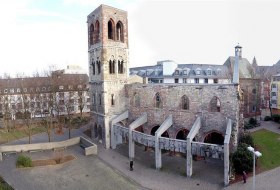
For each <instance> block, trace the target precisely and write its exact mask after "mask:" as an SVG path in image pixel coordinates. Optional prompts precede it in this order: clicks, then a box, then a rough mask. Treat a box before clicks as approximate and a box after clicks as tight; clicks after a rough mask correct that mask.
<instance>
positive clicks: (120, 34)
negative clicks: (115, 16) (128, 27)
mask: <svg viewBox="0 0 280 190" xmlns="http://www.w3.org/2000/svg"><path fill="white" fill-rule="evenodd" d="M117 40H118V41H121V42H124V36H123V24H122V22H121V21H119V22H118V23H117Z"/></svg>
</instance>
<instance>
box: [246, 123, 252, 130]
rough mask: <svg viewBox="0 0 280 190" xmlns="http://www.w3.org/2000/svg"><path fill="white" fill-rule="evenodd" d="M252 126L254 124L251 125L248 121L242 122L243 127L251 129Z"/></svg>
mask: <svg viewBox="0 0 280 190" xmlns="http://www.w3.org/2000/svg"><path fill="white" fill-rule="evenodd" d="M252 128H254V126H253V125H251V124H250V123H245V124H244V129H252Z"/></svg>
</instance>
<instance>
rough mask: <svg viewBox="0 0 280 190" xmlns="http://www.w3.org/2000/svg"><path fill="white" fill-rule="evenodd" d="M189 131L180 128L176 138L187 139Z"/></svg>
mask: <svg viewBox="0 0 280 190" xmlns="http://www.w3.org/2000/svg"><path fill="white" fill-rule="evenodd" d="M189 132H190V131H189V130H188V129H180V130H179V131H178V132H177V134H176V139H180V140H187V136H188V134H189Z"/></svg>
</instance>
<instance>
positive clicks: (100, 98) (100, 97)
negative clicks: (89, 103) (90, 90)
mask: <svg viewBox="0 0 280 190" xmlns="http://www.w3.org/2000/svg"><path fill="white" fill-rule="evenodd" d="M99 105H100V106H101V105H102V95H101V94H99Z"/></svg>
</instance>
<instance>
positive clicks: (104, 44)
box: [87, 5, 129, 148]
mask: <svg viewBox="0 0 280 190" xmlns="http://www.w3.org/2000/svg"><path fill="white" fill-rule="evenodd" d="M87 24H88V55H89V84H90V92H91V97H92V109H91V113H92V130H91V131H92V138H94V139H98V140H99V141H100V142H102V144H103V145H104V146H105V147H106V148H109V147H110V122H111V120H112V118H114V117H115V115H118V114H120V113H122V112H124V111H125V110H126V108H127V101H126V99H125V90H124V85H125V84H126V83H127V79H128V67H129V63H128V28H127V27H128V26H127V12H126V11H123V10H120V9H116V8H113V7H110V6H107V5H100V6H99V7H98V8H97V9H95V10H94V11H93V12H92V13H91V14H89V15H88V17H87Z"/></svg>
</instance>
